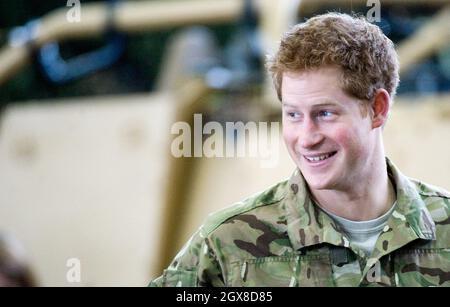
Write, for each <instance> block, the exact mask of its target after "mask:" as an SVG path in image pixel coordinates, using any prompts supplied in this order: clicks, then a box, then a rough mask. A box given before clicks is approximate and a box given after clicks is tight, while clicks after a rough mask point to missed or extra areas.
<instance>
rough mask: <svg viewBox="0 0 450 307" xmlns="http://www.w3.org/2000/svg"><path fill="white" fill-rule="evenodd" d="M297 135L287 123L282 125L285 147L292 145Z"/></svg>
mask: <svg viewBox="0 0 450 307" xmlns="http://www.w3.org/2000/svg"><path fill="white" fill-rule="evenodd" d="M296 139H297V136H296V134H295V129H293V127H289V126H288V125H283V140H284V142H285V143H286V145H287V147H288V148H289V147H293V146H294V145H295V140H296Z"/></svg>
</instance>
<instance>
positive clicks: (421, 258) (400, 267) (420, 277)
mask: <svg viewBox="0 0 450 307" xmlns="http://www.w3.org/2000/svg"><path fill="white" fill-rule="evenodd" d="M395 258H396V261H395V275H396V276H395V277H396V283H397V285H398V286H407V287H433V286H434V287H449V286H450V249H448V248H437V249H409V250H404V251H402V252H400V253H397V255H396V257H395Z"/></svg>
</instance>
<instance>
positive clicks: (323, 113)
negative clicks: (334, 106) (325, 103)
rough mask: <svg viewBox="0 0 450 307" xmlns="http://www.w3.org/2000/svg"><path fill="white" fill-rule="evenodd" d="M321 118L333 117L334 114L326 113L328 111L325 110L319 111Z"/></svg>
mask: <svg viewBox="0 0 450 307" xmlns="http://www.w3.org/2000/svg"><path fill="white" fill-rule="evenodd" d="M318 115H319V116H320V117H331V116H333V115H334V114H333V113H332V112H330V111H326V110H323V111H319V114H318Z"/></svg>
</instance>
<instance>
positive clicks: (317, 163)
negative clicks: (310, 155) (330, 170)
mask: <svg viewBox="0 0 450 307" xmlns="http://www.w3.org/2000/svg"><path fill="white" fill-rule="evenodd" d="M336 155H337V152H336V153H335V154H334V155H332V156H331V157H329V158H327V159H325V160H320V161H309V160H308V159H306V158H305V156H303V159H304V160H305V161H306V163H307V164H308V165H309V166H311V167H324V166H327V165H328V164H330V163H331V162H332V161H333V160H334V158H335V157H336Z"/></svg>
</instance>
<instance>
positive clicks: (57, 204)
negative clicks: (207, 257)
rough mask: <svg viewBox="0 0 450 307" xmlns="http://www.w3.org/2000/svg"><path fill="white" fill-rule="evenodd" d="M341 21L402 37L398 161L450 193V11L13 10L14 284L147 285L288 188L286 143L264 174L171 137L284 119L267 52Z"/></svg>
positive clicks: (4, 171) (177, 1)
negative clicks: (255, 202)
mask: <svg viewBox="0 0 450 307" xmlns="http://www.w3.org/2000/svg"><path fill="white" fill-rule="evenodd" d="M378 9H379V10H378ZM327 11H340V12H347V13H350V12H357V13H359V14H361V15H364V16H367V17H368V18H373V22H374V23H376V24H378V25H379V26H380V27H381V29H382V30H383V31H384V32H385V34H386V35H387V36H388V37H390V38H391V39H392V40H393V41H394V43H395V44H396V48H397V50H398V52H399V56H400V62H401V82H400V87H399V90H398V95H397V97H396V99H395V105H394V108H393V111H392V113H391V118H390V120H389V122H388V124H387V126H386V129H385V144H386V150H387V154H388V156H389V157H390V158H391V159H392V161H393V162H394V163H395V164H396V165H397V166H399V167H400V169H401V170H402V171H403V172H404V173H405V174H406V175H408V176H411V177H416V178H420V179H421V180H424V181H426V182H429V183H431V184H434V185H437V186H441V187H444V188H446V189H450V177H449V175H448V174H449V170H450V158H449V157H450V144H449V140H450V95H449V91H450V1H448V0H446V1H444V0H408V1H407V0H403V1H402V0H382V1H362V0H361V1H358V0H334V1H333V0H309V1H308V0H304V1H299V0H279V1H270V0H259V1H256V0H255V1H245V0H166V1H162V0H159V1H149V0H141V1H137V0H133V1H125V0H122V1H121V0H115V1H102V2H98V1H88V0H82V1H76V0H69V1H66V0H48V1H30V0H26V1H25V0H2V1H1V2H0V286H2V285H12V286H15V285H36V286H145V285H147V284H148V282H149V281H150V280H151V279H152V278H155V277H156V276H158V275H160V274H161V272H162V269H163V268H164V267H166V266H167V265H168V263H169V262H170V261H171V259H172V258H173V257H174V255H175V253H176V252H177V251H178V250H179V249H180V247H181V246H182V244H183V243H184V242H185V241H186V240H187V239H188V238H189V237H190V235H191V234H192V233H193V232H194V231H195V230H196V229H197V228H198V226H199V225H200V224H201V222H202V221H203V220H204V219H205V218H206V216H207V215H208V213H211V212H214V211H217V210H219V209H221V208H223V207H226V206H229V205H231V204H233V203H234V202H237V201H239V200H241V199H243V198H245V197H247V196H249V195H251V194H254V193H256V192H258V191H260V190H262V189H265V188H266V187H268V186H269V185H271V184H274V183H276V182H277V181H279V180H282V179H285V178H287V177H289V175H290V174H291V172H292V171H293V170H294V165H293V163H292V162H291V160H290V158H289V157H288V154H287V152H286V149H285V147H284V144H283V143H282V141H281V138H279V136H278V138H279V142H272V144H276V146H278V147H279V148H278V149H277V150H279V159H278V160H277V163H276V165H275V166H274V167H273V168H263V167H261V163H260V162H261V157H252V156H249V155H247V156H246V157H235V158H207V157H196V158H189V157H186V158H176V157H174V156H173V155H172V153H171V144H172V141H173V140H174V138H175V137H176V136H177V135H176V134H174V133H171V129H172V126H173V124H174V123H176V122H180V121H184V122H187V123H189V124H190V125H191V127H193V115H194V114H195V113H200V114H202V118H203V124H205V123H206V122H211V121H215V122H218V123H220V124H222V125H223V126H224V127H225V123H226V122H237V121H242V122H244V123H247V122H255V123H259V122H280V108H279V103H278V101H277V99H276V95H275V93H274V90H273V89H272V85H271V82H270V80H269V78H268V75H267V74H266V72H265V70H264V59H265V56H266V55H267V54H270V53H271V52H273V51H274V50H275V47H276V44H277V41H278V40H279V38H280V35H281V34H282V33H283V32H284V31H286V30H287V29H288V28H289V26H290V25H293V24H295V23H298V22H302V21H304V20H305V19H306V18H308V17H311V16H314V15H316V14H319V13H324V12H327ZM192 129H193V128H192ZM224 131H225V130H224ZM207 137H208V135H206V136H203V138H204V140H205V139H206V138H207ZM215 137H220V136H217V135H216V136H215ZM223 138H225V139H226V142H232V143H235V144H241V143H246V145H247V146H252V144H249V143H251V142H255V140H254V139H251V138H246V137H245V134H244V135H240V134H238V133H235V132H234V131H231V132H230V131H227V132H226V133H224V134H223ZM71 259H72V260H73V259H75V260H76V261H75V262H73V261H72V260H71Z"/></svg>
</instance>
